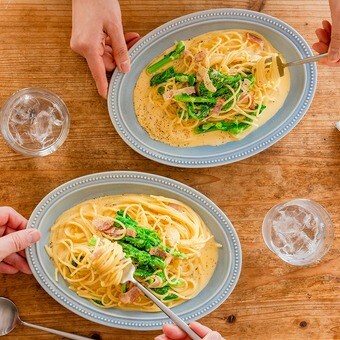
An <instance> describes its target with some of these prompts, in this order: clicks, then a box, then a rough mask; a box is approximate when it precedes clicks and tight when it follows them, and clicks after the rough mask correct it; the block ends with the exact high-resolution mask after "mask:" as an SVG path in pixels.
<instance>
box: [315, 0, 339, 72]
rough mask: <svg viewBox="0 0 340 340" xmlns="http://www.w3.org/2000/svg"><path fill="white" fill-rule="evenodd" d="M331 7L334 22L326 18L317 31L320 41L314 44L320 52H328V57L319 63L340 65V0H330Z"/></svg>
mask: <svg viewBox="0 0 340 340" xmlns="http://www.w3.org/2000/svg"><path fill="white" fill-rule="evenodd" d="M329 6H330V9H331V17H332V24H333V25H331V24H330V22H329V21H327V20H324V21H323V22H322V28H318V29H317V30H316V31H315V33H316V35H317V37H318V39H319V42H317V43H315V44H313V48H314V50H315V51H317V52H318V53H326V52H327V51H328V58H326V59H322V60H321V61H320V62H319V63H320V64H324V65H329V66H337V67H339V66H340V1H338V0H329Z"/></svg>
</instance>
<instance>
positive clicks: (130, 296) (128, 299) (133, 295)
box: [119, 287, 142, 304]
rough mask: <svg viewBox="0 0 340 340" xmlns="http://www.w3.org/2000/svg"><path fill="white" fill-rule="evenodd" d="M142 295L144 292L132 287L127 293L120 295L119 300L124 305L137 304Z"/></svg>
mask: <svg viewBox="0 0 340 340" xmlns="http://www.w3.org/2000/svg"><path fill="white" fill-rule="evenodd" d="M141 295H142V292H141V291H140V290H139V289H138V288H137V287H132V288H131V289H130V290H128V291H127V292H126V293H122V294H120V295H119V300H120V302H122V303H124V304H129V303H133V302H135V301H136V300H137V299H138V298H139V296H141Z"/></svg>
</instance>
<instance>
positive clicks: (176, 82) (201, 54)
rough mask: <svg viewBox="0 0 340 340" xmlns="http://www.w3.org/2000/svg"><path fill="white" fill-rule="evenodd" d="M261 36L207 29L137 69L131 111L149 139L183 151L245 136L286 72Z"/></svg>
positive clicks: (281, 96) (285, 85) (282, 85)
mask: <svg viewBox="0 0 340 340" xmlns="http://www.w3.org/2000/svg"><path fill="white" fill-rule="evenodd" d="M276 56H280V57H281V59H282V56H281V55H280V53H279V52H278V51H277V50H275V49H274V47H273V46H272V45H271V44H270V43H269V42H268V41H267V40H266V39H265V38H264V37H262V36H261V35H260V34H258V33H256V32H251V31H243V30H233V31H216V32H209V33H206V34H203V35H200V36H197V37H194V38H192V39H188V40H186V41H179V42H177V43H176V45H175V47H173V48H170V49H169V50H167V51H165V52H164V54H162V55H161V56H160V57H158V58H156V59H155V60H154V61H152V62H151V64H150V65H149V66H148V67H147V68H146V69H144V70H143V72H142V73H141V75H140V77H139V79H138V81H137V83H136V87H135V91H134V105H135V112H136V115H137V118H138V121H139V123H140V124H141V126H142V127H143V128H144V129H145V130H146V131H147V132H148V133H149V135H150V136H151V137H152V138H153V139H156V140H159V141H162V142H164V143H167V144H170V145H173V146H181V147H190V146H197V145H219V144H222V143H225V142H229V141H233V140H238V139H242V138H244V137H245V136H246V135H247V134H248V133H250V132H251V131H253V130H254V129H256V128H257V127H258V126H260V125H261V124H263V123H264V122H265V121H266V120H268V119H269V118H270V117H271V116H272V115H273V114H275V113H276V112H277V111H278V110H279V109H280V107H281V106H282V105H283V103H284V100H285V98H286V96H287V94H288V91H289V72H288V70H286V71H285V74H284V75H283V76H282V77H280V74H279V71H278V67H277V60H276Z"/></svg>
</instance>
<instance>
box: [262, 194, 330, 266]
mask: <svg viewBox="0 0 340 340" xmlns="http://www.w3.org/2000/svg"><path fill="white" fill-rule="evenodd" d="M262 235H263V239H264V241H265V243H266V245H267V246H268V248H269V249H270V250H271V251H272V252H274V253H275V254H277V255H278V256H279V257H280V258H281V259H282V260H284V261H286V262H288V263H290V264H292V265H296V266H306V265H310V264H313V263H316V262H319V261H320V259H321V258H322V257H323V256H324V255H325V254H326V253H327V252H328V250H329V249H330V247H331V245H332V243H333V238H334V227H333V223H332V221H331V218H330V216H329V214H328V213H327V211H326V209H325V208H324V207H323V206H322V205H320V204H319V203H317V202H314V201H311V200H308V199H295V200H292V201H289V202H285V203H280V204H278V205H276V206H274V207H273V208H271V209H270V210H269V211H268V213H267V215H266V216H265V218H264V220H263V224H262Z"/></svg>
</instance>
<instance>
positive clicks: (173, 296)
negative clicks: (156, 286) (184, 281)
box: [163, 294, 178, 301]
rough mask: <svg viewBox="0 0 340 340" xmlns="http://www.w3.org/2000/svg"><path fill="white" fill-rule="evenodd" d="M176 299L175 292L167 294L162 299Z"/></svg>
mask: <svg viewBox="0 0 340 340" xmlns="http://www.w3.org/2000/svg"><path fill="white" fill-rule="evenodd" d="M175 299H178V295H177V294H168V295H167V296H166V297H164V298H163V300H164V301H169V300H175Z"/></svg>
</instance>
